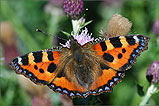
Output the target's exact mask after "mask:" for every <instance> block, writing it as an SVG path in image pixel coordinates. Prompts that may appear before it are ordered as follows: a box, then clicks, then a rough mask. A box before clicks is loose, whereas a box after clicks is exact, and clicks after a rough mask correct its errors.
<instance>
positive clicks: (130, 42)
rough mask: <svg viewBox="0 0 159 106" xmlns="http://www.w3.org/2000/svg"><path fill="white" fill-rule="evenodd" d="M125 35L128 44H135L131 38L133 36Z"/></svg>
mask: <svg viewBox="0 0 159 106" xmlns="http://www.w3.org/2000/svg"><path fill="white" fill-rule="evenodd" d="M125 37H126V41H127V42H128V43H129V45H135V43H136V41H135V39H134V38H133V36H125Z"/></svg>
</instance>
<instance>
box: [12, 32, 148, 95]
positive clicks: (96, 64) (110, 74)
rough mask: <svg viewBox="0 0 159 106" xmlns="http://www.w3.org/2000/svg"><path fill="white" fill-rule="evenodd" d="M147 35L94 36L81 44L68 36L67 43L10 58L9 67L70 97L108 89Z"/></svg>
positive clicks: (145, 44) (120, 76)
mask: <svg viewBox="0 0 159 106" xmlns="http://www.w3.org/2000/svg"><path fill="white" fill-rule="evenodd" d="M149 39H150V38H149V37H146V36H144V35H126V36H116V37H111V38H101V39H95V40H93V41H90V42H87V43H85V44H83V45H82V46H81V44H80V43H79V42H78V40H77V39H75V38H74V37H73V36H70V41H69V43H70V46H69V48H68V47H63V46H59V47H54V48H51V49H45V50H40V51H36V52H31V53H28V54H25V55H23V56H19V57H16V58H14V59H13V60H12V61H11V62H10V67H11V68H12V69H13V70H14V71H15V72H16V73H17V74H23V75H24V76H26V77H28V78H29V79H30V80H31V81H33V82H34V83H36V84H40V85H47V86H48V87H49V88H50V89H52V90H53V91H55V92H59V93H62V94H65V95H67V96H69V97H70V98H74V97H84V98H85V97H87V96H88V95H99V94H101V93H103V92H112V88H113V87H114V86H115V85H116V84H117V83H119V82H120V81H122V79H123V78H124V76H125V74H124V73H125V71H126V70H128V69H130V68H131V67H132V66H133V64H134V63H135V61H136V58H137V57H138V56H139V55H140V53H141V52H143V51H144V50H146V49H148V41H149Z"/></svg>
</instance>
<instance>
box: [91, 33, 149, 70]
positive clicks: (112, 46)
mask: <svg viewBox="0 0 159 106" xmlns="http://www.w3.org/2000/svg"><path fill="white" fill-rule="evenodd" d="M148 41H149V38H148V37H146V36H143V35H128V36H119V37H113V38H109V39H108V40H106V41H103V42H100V43H98V44H96V45H94V46H93V49H94V50H95V52H96V53H97V54H98V55H99V56H101V57H102V58H103V59H104V60H105V62H106V64H107V65H108V66H109V67H111V68H112V69H115V70H119V71H124V70H127V69H129V68H130V67H131V66H132V65H133V64H134V62H135V61H136V58H137V57H138V56H139V55H140V53H141V52H142V51H144V50H146V49H147V48H148V47H147V46H148Z"/></svg>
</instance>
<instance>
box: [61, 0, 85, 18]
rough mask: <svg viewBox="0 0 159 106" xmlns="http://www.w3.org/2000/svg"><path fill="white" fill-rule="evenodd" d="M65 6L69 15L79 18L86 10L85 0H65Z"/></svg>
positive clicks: (65, 10)
mask: <svg viewBox="0 0 159 106" xmlns="http://www.w3.org/2000/svg"><path fill="white" fill-rule="evenodd" d="M63 8H64V12H65V14H66V15H67V16H68V17H71V18H72V19H77V18H78V17H79V16H80V15H81V13H82V11H83V10H84V8H83V0H64V3H63Z"/></svg>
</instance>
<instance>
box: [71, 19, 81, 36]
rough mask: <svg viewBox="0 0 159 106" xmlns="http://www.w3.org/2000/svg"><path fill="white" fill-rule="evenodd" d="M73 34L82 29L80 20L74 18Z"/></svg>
mask: <svg viewBox="0 0 159 106" xmlns="http://www.w3.org/2000/svg"><path fill="white" fill-rule="evenodd" d="M72 27H73V34H77V33H78V32H79V30H80V25H79V20H72Z"/></svg>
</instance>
